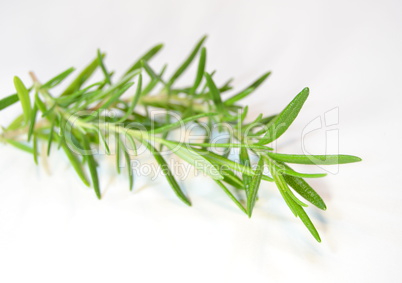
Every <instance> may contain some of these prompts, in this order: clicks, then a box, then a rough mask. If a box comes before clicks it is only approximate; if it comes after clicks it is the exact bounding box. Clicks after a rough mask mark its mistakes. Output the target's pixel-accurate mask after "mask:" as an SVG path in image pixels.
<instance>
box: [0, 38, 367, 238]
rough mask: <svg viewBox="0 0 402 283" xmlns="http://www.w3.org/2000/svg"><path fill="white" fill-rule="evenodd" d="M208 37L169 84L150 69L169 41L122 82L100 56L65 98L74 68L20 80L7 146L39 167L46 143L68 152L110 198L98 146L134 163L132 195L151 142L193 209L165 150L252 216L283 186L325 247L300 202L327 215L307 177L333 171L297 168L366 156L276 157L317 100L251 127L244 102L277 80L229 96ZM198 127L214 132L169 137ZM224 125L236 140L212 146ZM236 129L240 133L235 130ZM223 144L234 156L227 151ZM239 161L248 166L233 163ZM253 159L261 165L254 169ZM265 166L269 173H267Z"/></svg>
mask: <svg viewBox="0 0 402 283" xmlns="http://www.w3.org/2000/svg"><path fill="white" fill-rule="evenodd" d="M205 39H206V37H203V38H202V39H201V40H200V41H199V42H198V43H197V44H196V46H195V48H194V49H193V50H192V51H191V52H190V54H189V56H188V57H187V58H186V59H185V60H184V61H183V63H182V64H181V65H180V66H179V67H178V68H177V69H176V70H175V71H174V72H173V73H172V74H173V75H172V76H171V77H170V78H165V77H166V76H165V70H166V66H164V67H163V68H162V70H160V71H156V70H154V69H153V68H152V66H151V65H150V61H151V59H152V58H153V57H154V56H155V55H156V54H158V53H159V51H160V50H161V49H162V47H163V45H162V44H159V45H156V46H155V47H153V48H151V49H150V50H149V51H148V52H146V53H145V54H144V55H143V56H141V57H140V58H139V59H138V60H137V61H135V62H134V63H133V64H132V65H131V67H129V68H128V70H127V71H126V72H125V73H124V75H123V76H122V77H121V78H118V79H117V78H115V74H114V72H110V71H109V70H108V68H107V67H106V65H105V62H104V58H105V54H103V53H101V52H100V51H99V50H98V52H97V56H96V57H95V58H94V60H93V61H91V62H90V64H89V65H88V66H87V67H85V68H84V69H83V70H82V71H81V72H80V73H79V74H78V75H77V76H76V77H75V79H73V80H72V81H71V83H70V84H69V85H68V86H67V87H66V88H65V89H64V91H62V92H61V93H60V94H59V95H56V94H55V93H54V90H55V88H56V87H57V86H59V85H60V84H61V83H63V82H64V81H65V80H67V79H68V78H69V77H70V76H71V74H72V73H73V72H74V68H69V69H67V70H66V71H64V72H62V73H60V74H58V75H57V76H55V77H53V78H51V79H50V80H48V81H47V82H45V83H43V84H41V83H40V81H39V80H38V79H37V78H36V76H35V75H34V74H33V73H30V75H31V77H32V86H30V87H29V88H27V87H26V85H25V83H24V82H22V81H21V79H19V78H18V77H15V78H14V85H15V89H16V93H15V94H12V95H10V96H8V97H5V98H3V99H2V100H0V110H3V109H5V108H7V107H8V106H10V105H12V104H14V103H16V102H18V101H19V102H20V104H21V107H22V114H21V115H19V116H18V117H17V118H16V119H15V120H14V121H13V122H12V123H11V124H10V125H9V126H7V127H5V128H3V132H2V133H1V136H0V140H1V141H2V142H4V143H8V144H10V145H12V146H14V147H16V148H19V149H21V150H23V151H26V152H28V153H29V154H32V156H33V158H34V161H35V163H38V159H39V157H38V156H39V155H38V141H40V142H44V143H47V149H46V151H47V152H46V154H47V155H49V154H50V152H51V151H52V148H54V147H55V146H57V147H58V148H62V149H63V151H64V152H65V154H66V155H67V157H68V159H69V161H70V163H71V165H72V166H73V168H74V170H75V171H76V173H77V175H78V176H79V178H80V179H81V180H82V182H83V183H84V184H85V185H86V186H92V187H93V189H94V191H95V194H96V196H97V197H98V198H101V195H102V193H101V192H102V190H101V184H100V183H99V177H98V161H97V160H96V158H95V152H94V149H93V148H92V147H93V146H94V145H96V146H101V147H102V148H103V149H104V150H105V152H106V154H108V155H112V154H114V155H115V156H116V164H117V166H116V168H117V172H118V173H120V162H121V158H124V159H125V161H126V165H127V167H128V168H127V169H128V176H129V188H130V190H132V188H133V183H134V180H133V179H134V175H133V170H132V168H131V158H132V156H133V155H136V154H137V152H136V151H137V147H138V146H139V145H141V144H142V145H143V146H144V147H145V148H146V149H147V150H149V151H150V152H151V153H152V155H153V156H154V158H155V160H156V162H157V163H158V165H159V166H160V167H161V168H162V170H163V173H164V175H165V177H166V178H167V181H168V183H169V184H170V186H171V187H172V189H173V191H174V193H175V194H176V195H177V196H178V198H179V199H180V200H182V201H183V202H184V203H185V204H187V205H191V202H190V199H189V197H188V196H187V195H186V194H185V193H184V192H183V190H182V188H181V187H180V185H179V183H178V182H177V180H176V178H175V176H174V174H173V172H172V170H171V169H170V168H169V166H168V163H167V161H166V159H165V157H164V150H163V148H166V149H168V150H169V151H171V152H172V153H173V154H175V155H176V156H177V157H179V158H180V159H182V160H183V161H185V162H187V163H189V164H191V165H192V166H194V167H195V168H196V169H197V170H199V171H201V172H203V173H204V174H206V175H207V176H209V177H210V178H212V179H213V180H214V181H215V182H216V183H217V184H218V186H219V187H220V188H221V189H222V190H223V191H224V192H225V193H226V194H227V195H228V197H229V198H230V199H231V200H232V201H233V202H234V204H235V205H236V206H238V207H239V209H240V210H241V211H243V212H244V213H245V214H246V215H248V216H249V217H251V215H252V212H253V209H254V206H255V203H256V201H257V199H258V190H259V188H260V184H261V182H262V181H269V182H274V183H275V184H276V186H277V187H278V190H279V193H280V194H281V195H282V197H283V199H284V201H285V203H286V204H287V205H288V206H289V208H290V210H291V211H292V213H293V214H294V215H295V216H296V217H299V218H300V219H301V220H302V222H303V223H304V224H305V226H306V227H307V229H308V230H309V231H310V232H311V234H312V235H313V236H314V238H315V239H316V240H317V241H321V239H320V236H319V234H318V232H317V230H316V228H315V227H314V225H313V223H312V222H311V220H310V218H309V217H308V215H307V214H306V212H305V210H304V207H306V206H307V204H305V203H304V202H302V201H301V200H300V199H299V198H298V196H300V197H302V198H303V199H304V200H305V201H307V202H309V203H311V204H313V205H314V206H316V207H318V208H319V209H322V210H325V209H326V205H325V203H324V201H323V199H322V198H321V197H320V196H319V195H318V194H317V192H316V191H315V190H314V189H313V188H312V187H311V186H310V185H309V184H308V183H307V182H306V181H305V180H304V178H318V177H323V176H325V174H305V173H299V172H296V171H294V170H293V169H292V168H291V167H290V166H289V165H288V164H292V163H295V164H306V165H312V164H320V165H331V164H343V163H352V162H357V161H360V160H361V159H360V158H358V157H356V156H351V155H313V156H309V155H294V154H282V153H276V152H274V149H273V148H271V147H268V146H267V145H268V144H271V143H272V142H273V141H275V140H277V139H278V138H279V137H280V136H281V135H282V134H284V133H285V132H286V130H287V129H288V128H289V126H290V125H291V124H292V122H293V121H294V120H295V118H296V117H297V115H298V113H299V112H300V110H301V108H302V106H303V104H304V102H305V101H306V99H307V98H308V95H309V89H308V88H304V89H303V90H301V92H300V93H299V94H298V95H296V97H295V98H294V99H293V100H292V101H291V102H290V103H289V104H288V105H287V106H286V107H285V109H284V110H283V111H282V112H280V113H279V114H277V115H271V116H263V115H262V114H261V115H260V116H258V117H257V118H256V119H255V120H254V121H252V122H248V123H246V116H247V112H248V107H247V106H246V107H243V106H241V105H239V104H238V103H239V102H240V101H241V100H242V99H244V98H246V97H248V96H249V95H250V94H252V93H253V92H254V91H255V90H256V89H257V88H258V87H259V86H260V85H261V84H262V83H263V82H264V81H265V80H266V79H267V78H268V77H269V75H270V72H267V73H265V74H263V75H262V76H261V77H260V78H258V79H257V80H256V81H255V82H253V83H252V84H250V85H249V86H248V87H246V88H245V89H243V90H241V91H240V92H237V93H235V94H234V95H232V96H230V97H226V92H227V91H228V90H230V89H232V87H231V85H230V83H231V81H229V82H227V83H226V84H224V85H222V86H218V85H217V84H216V82H215V81H214V78H213V77H214V72H207V71H206V58H207V51H206V49H205V47H203V44H204V41H205ZM197 56H198V66H197V70H196V74H195V77H194V81H193V84H192V85H190V86H187V87H177V86H176V82H177V80H178V79H179V78H180V77H181V76H182V75H183V73H184V72H185V71H186V70H187V69H188V67H189V66H190V65H191V64H192V63H193V61H196V58H197ZM97 70H100V71H101V72H102V74H103V78H102V79H101V80H99V81H97V82H91V78H92V77H93V74H94V73H95V71H97ZM135 84H136V86H135V87H133V85H135ZM132 90H133V91H132ZM156 90H157V91H156ZM128 93H132V94H131V97H130V96H127V94H128ZM153 110H158V111H163V112H165V113H166V115H165V118H164V119H157V118H155V117H153V116H152V115H151V112H152V111H153ZM110 113H113V115H110ZM169 113H175V115H176V116H178V117H180V119H179V120H178V121H173V120H172V119H171V117H170V115H169ZM190 124H191V125H193V124H198V125H199V126H200V127H201V126H203V128H205V129H206V130H205V134H204V140H203V141H202V142H198V143H194V142H190V141H189V140H186V141H184V142H183V141H178V140H174V139H171V138H170V137H169V133H170V132H171V131H173V130H175V129H184V128H185V127H186V126H187V125H190ZM215 126H217V128H218V129H219V130H220V131H221V133H225V135H226V136H228V138H227V142H225V143H214V142H213V141H212V131H210V129H211V127H215ZM228 128H229V129H231V130H230V131H228V130H227V129H228ZM111 148H114V150H115V153H113V152H112V151H111ZM217 148H220V149H224V150H226V151H225V152H223V153H222V152H220V151H219V152H218V151H217V150H216V149H217ZM233 155H237V156H238V159H239V162H235V161H233V158H232V157H233ZM251 157H255V158H256V159H257V160H258V162H257V163H256V164H254V165H255V166H253V164H252V162H251V160H252V158H251ZM266 167H267V168H268V171H267V170H264V169H266ZM295 193H296V194H297V195H298V196H296V194H295Z"/></svg>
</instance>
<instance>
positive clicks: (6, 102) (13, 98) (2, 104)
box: [0, 94, 19, 110]
mask: <svg viewBox="0 0 402 283" xmlns="http://www.w3.org/2000/svg"><path fill="white" fill-rule="evenodd" d="M18 100H19V98H18V94H12V95H9V96H7V97H4V98H3V99H1V100H0V110H3V109H5V108H7V107H8V106H10V105H13V104H14V103H16V102H17V101H18Z"/></svg>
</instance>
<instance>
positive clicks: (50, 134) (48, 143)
mask: <svg viewBox="0 0 402 283" xmlns="http://www.w3.org/2000/svg"><path fill="white" fill-rule="evenodd" d="M54 124H55V120H53V121H52V124H51V125H50V133H49V138H48V142H47V156H49V155H50V149H51V147H52V143H53V134H54Z"/></svg>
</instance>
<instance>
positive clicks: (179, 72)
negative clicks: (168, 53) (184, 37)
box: [167, 36, 207, 87]
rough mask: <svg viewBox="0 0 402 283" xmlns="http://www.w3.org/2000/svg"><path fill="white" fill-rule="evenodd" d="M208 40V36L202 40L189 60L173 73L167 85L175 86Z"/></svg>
mask: <svg viewBox="0 0 402 283" xmlns="http://www.w3.org/2000/svg"><path fill="white" fill-rule="evenodd" d="M206 39H207V36H204V37H203V38H201V40H200V41H199V42H198V43H197V45H196V46H195V47H194V49H193V51H191V53H190V55H189V56H188V57H187V59H186V60H185V61H184V62H183V63H182V64H181V65H180V67H179V68H178V69H177V70H176V71H175V72H174V73H173V75H172V77H171V78H170V80H169V81H168V83H167V85H168V86H169V87H170V86H172V85H173V84H174V82H175V81H176V80H177V79H178V78H179V77H180V76H181V75H182V74H183V73H184V71H185V70H186V69H187V68H188V66H190V64H191V62H192V61H193V60H194V58H195V56H196V55H197V53H198V51H199V50H200V48H201V47H202V45H203V44H204V41H205V40H206Z"/></svg>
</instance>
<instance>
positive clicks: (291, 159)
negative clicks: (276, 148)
mask: <svg viewBox="0 0 402 283" xmlns="http://www.w3.org/2000/svg"><path fill="white" fill-rule="evenodd" d="M268 155H269V157H271V158H272V159H274V160H277V161H281V162H286V163H294V164H307V165H334V164H345V163H353V162H359V161H361V158H360V157H357V156H353V155H343V154H339V155H302V154H301V155H299V154H282V153H273V152H269V153H268Z"/></svg>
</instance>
